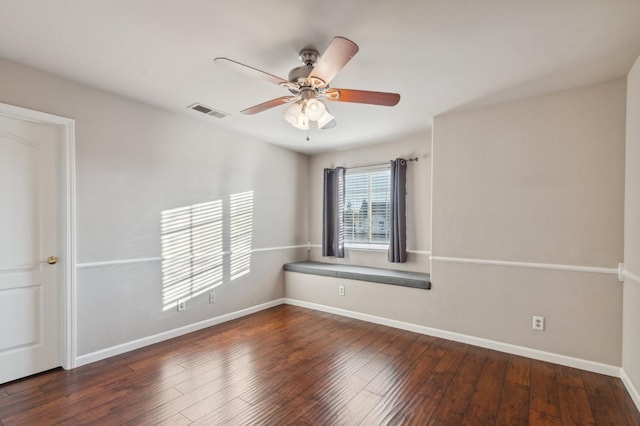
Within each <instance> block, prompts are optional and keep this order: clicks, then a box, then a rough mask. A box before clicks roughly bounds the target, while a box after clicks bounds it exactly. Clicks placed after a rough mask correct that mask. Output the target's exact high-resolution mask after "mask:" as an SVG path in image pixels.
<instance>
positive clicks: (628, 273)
mask: <svg viewBox="0 0 640 426" xmlns="http://www.w3.org/2000/svg"><path fill="white" fill-rule="evenodd" d="M622 274H623V275H624V278H626V279H630V280H631V281H635V282H637V283H639V284H640V275H638V274H634V273H633V272H631V271H629V270H627V269H625V270H624V272H623V273H622Z"/></svg>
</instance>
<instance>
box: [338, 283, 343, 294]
mask: <svg viewBox="0 0 640 426" xmlns="http://www.w3.org/2000/svg"><path fill="white" fill-rule="evenodd" d="M338 294H339V295H340V296H344V286H343V285H339V286H338Z"/></svg>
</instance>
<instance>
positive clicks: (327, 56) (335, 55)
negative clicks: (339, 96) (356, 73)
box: [309, 37, 358, 85]
mask: <svg viewBox="0 0 640 426" xmlns="http://www.w3.org/2000/svg"><path fill="white" fill-rule="evenodd" d="M356 53H358V45H357V44H355V43H354V42H352V41H351V40H349V39H346V38H344V37H334V38H333V39H332V40H331V43H329V47H327V50H325V51H324V53H323V54H322V56H321V57H320V59H318V62H317V63H316V66H315V67H314V68H313V70H312V71H311V74H309V78H318V79H320V80H322V81H324V83H325V85H327V84H329V82H330V81H331V80H333V78H334V77H335V76H336V74H338V71H340V70H341V69H342V67H344V66H345V65H346V64H347V62H349V61H350V60H351V58H353V56H354V55H355V54H356Z"/></svg>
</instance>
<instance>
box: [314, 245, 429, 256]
mask: <svg viewBox="0 0 640 426" xmlns="http://www.w3.org/2000/svg"><path fill="white" fill-rule="evenodd" d="M359 245H360V244H359ZM359 245H356V246H352V245H347V244H345V246H344V248H345V249H346V250H354V251H387V250H388V247H385V248H383V249H379V248H375V247H358V246H359ZM305 247H308V248H309V249H311V248H322V245H321V244H308V245H306V246H305ZM407 253H411V254H422V255H425V256H429V255H431V252H430V251H429V250H407Z"/></svg>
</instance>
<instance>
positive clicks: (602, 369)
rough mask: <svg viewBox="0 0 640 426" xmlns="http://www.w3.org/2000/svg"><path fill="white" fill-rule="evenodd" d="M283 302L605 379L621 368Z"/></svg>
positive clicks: (306, 304) (327, 307)
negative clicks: (570, 369)
mask: <svg viewBox="0 0 640 426" xmlns="http://www.w3.org/2000/svg"><path fill="white" fill-rule="evenodd" d="M284 303H286V304H289V305H294V306H300V307H302V308H309V309H314V310H316V311H322V312H328V313H331V314H336V315H341V316H344V317H349V318H354V319H358V320H362V321H367V322H371V323H374V324H380V325H386V326H388V327H394V328H399V329H401V330H407V331H412V332H414V333H420V334H426V335H429V336H434V337H440V338H442V339H447V340H453V341H456V342H461V343H466V344H469V345H474V346H479V347H481V348H487V349H492V350H495V351H499V352H505V353H509V354H513V355H519V356H524V357H527V358H533V359H537V360H540V361H547V362H552V363H554V364H559V365H564V366H567V367H573V368H579V369H581V370H586V371H592V372H594V373H600V374H606V375H607V376H613V377H620V370H621V369H620V367H618V366H615V365H609V364H603V363H599V362H594V361H589V360H585V359H580V358H574V357H570V356H565V355H559V354H555V353H552V352H545V351H541V350H538V349H531V348H526V347H524V346H517V345H512V344H510V343H502V342H497V341H495V340H489V339H483V338H481V337H474V336H469V335H466V334H460V333H454V332H451V331H446V330H440V329H437V328H431V327H426V326H423V325H417V324H411V323H408V322H402V321H396V320H392V319H388V318H383V317H378V316H375V315H369V314H363V313H360V312H354V311H349V310H346V309H341V308H335V307H333V306H326V305H320V304H317V303H311V302H305V301H302V300H297V299H290V298H285V299H284Z"/></svg>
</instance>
